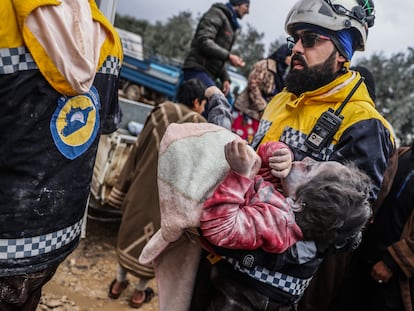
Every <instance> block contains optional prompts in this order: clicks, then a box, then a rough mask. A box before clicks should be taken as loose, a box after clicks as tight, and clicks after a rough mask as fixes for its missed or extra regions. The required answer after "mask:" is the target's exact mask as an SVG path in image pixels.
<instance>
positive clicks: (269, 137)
mask: <svg viewBox="0 0 414 311" xmlns="http://www.w3.org/2000/svg"><path fill="white" fill-rule="evenodd" d="M359 79H360V75H359V73H357V72H354V71H348V72H347V73H346V74H344V75H342V76H340V77H339V78H337V79H335V80H334V81H333V82H331V83H330V84H328V85H325V86H323V87H321V88H319V89H317V90H314V91H310V92H305V93H303V94H302V95H301V96H299V97H297V96H295V95H294V94H292V93H290V92H288V91H287V90H286V89H285V90H284V91H283V92H281V93H279V94H277V95H276V96H275V97H274V98H273V99H272V101H271V102H270V103H269V104H268V106H267V107H266V109H265V111H264V114H263V117H262V119H261V121H260V126H259V129H258V131H257V133H256V136H255V138H254V140H253V143H252V145H253V147H255V148H257V146H258V145H259V144H261V143H265V142H267V141H282V142H284V143H286V144H287V145H288V146H289V147H290V148H291V149H292V151H293V152H294V155H295V160H302V159H303V158H304V157H307V156H309V157H312V158H314V159H316V160H319V161H327V160H331V161H338V162H341V163H344V162H347V161H352V162H354V163H355V164H356V165H357V166H358V167H359V168H361V169H362V170H364V171H365V172H366V173H367V174H368V175H369V176H370V177H371V179H372V182H373V189H372V190H373V193H372V199H374V198H375V197H376V195H377V194H378V191H379V188H380V186H381V182H382V178H383V174H384V171H385V168H386V166H387V163H388V158H389V156H390V154H391V152H392V151H393V149H394V136H393V131H392V128H391V126H390V125H389V123H388V122H387V121H386V120H385V119H384V118H383V117H382V116H381V115H380V114H379V112H378V111H377V110H376V109H375V104H374V102H373V101H372V99H371V98H370V96H369V94H368V91H367V88H366V86H365V84H364V83H362V84H361V85H360V86H359V87H358V89H357V90H356V92H355V93H354V94H353V95H352V97H351V98H350V100H349V102H348V103H347V104H346V105H345V107H344V108H343V110H342V113H341V114H342V115H343V117H344V118H343V121H342V124H341V125H340V127H339V129H338V131H337V132H336V134H335V135H334V136H333V139H332V141H331V142H330V144H328V145H327V147H325V148H323V149H322V150H321V151H320V152H317V153H314V152H312V151H311V150H310V149H309V148H308V147H307V146H306V145H305V140H306V137H307V135H308V134H309V133H310V132H311V131H312V129H313V127H314V126H315V124H316V121H317V120H318V118H319V117H320V116H321V115H322V114H323V113H324V112H325V111H327V110H328V109H329V108H332V109H333V110H336V109H338V108H339V106H341V104H342V102H343V100H344V99H345V97H347V95H348V94H349V93H350V92H351V90H352V89H353V88H354V86H355V85H356V84H357V83H358V81H359Z"/></svg>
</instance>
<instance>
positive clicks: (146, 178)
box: [106, 79, 226, 308]
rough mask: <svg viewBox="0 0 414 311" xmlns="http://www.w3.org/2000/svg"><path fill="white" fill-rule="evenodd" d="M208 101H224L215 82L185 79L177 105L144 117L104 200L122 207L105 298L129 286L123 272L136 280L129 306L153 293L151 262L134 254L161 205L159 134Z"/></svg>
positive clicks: (197, 115) (195, 117) (197, 118)
mask: <svg viewBox="0 0 414 311" xmlns="http://www.w3.org/2000/svg"><path fill="white" fill-rule="evenodd" d="M207 100H209V101H210V108H212V107H217V106H218V107H220V106H221V101H226V99H225V97H224V95H223V93H222V92H221V91H220V90H219V89H218V88H217V87H215V86H213V87H209V88H207V89H206V87H205V85H204V84H203V83H202V82H201V81H200V80H198V79H190V80H187V81H185V82H184V83H183V84H182V85H181V86H180V88H179V90H178V93H177V103H172V102H168V101H167V102H164V103H162V104H160V105H158V106H156V107H155V108H154V109H153V110H152V111H151V113H150V115H149V116H148V117H147V120H146V122H145V125H144V128H143V131H142V132H141V133H140V135H139V136H138V139H137V141H136V144H135V145H134V147H133V149H132V150H131V152H130V154H129V156H128V158H127V160H126V162H125V165H124V167H123V169H122V171H121V174H120V176H119V178H118V179H117V181H116V184H115V186H114V188H113V189H112V190H111V192H110V194H109V197H108V199H107V202H106V203H107V204H108V205H109V206H111V207H113V208H118V209H121V210H122V221H121V224H120V227H119V231H118V241H117V252H118V263H119V267H118V272H117V275H116V278H115V279H114V280H113V281H112V282H111V284H110V286H109V290H108V296H109V297H110V298H111V299H117V298H119V296H120V295H121V293H122V292H123V291H124V289H125V288H126V287H127V286H128V284H129V281H128V280H127V273H130V274H131V275H133V276H135V277H137V278H138V279H139V280H138V282H137V284H136V286H135V289H134V292H133V295H132V296H131V297H130V299H129V306H131V307H133V308H138V307H140V306H141V305H142V304H143V303H144V302H148V301H150V300H151V298H152V297H153V295H154V291H153V290H152V289H151V288H149V287H147V284H148V282H149V280H150V279H151V278H153V277H154V271H153V268H152V266H148V265H141V264H139V262H138V259H137V258H138V256H139V254H140V253H141V251H142V249H143V248H144V246H145V244H146V242H147V241H148V240H149V239H150V238H151V236H152V235H153V234H154V233H155V232H156V231H157V230H158V229H159V227H160V208H159V198H158V187H157V165H158V150H159V144H160V141H161V138H162V136H163V135H164V132H165V130H166V129H167V127H168V125H169V124H171V123H184V122H192V123H200V122H206V119H204V117H202V116H201V113H202V112H203V111H204V108H205V105H206V102H207Z"/></svg>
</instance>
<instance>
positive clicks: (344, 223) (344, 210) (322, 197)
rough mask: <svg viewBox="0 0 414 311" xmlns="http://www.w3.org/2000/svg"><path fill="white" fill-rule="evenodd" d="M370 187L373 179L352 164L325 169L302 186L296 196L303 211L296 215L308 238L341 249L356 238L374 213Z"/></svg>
mask: <svg viewBox="0 0 414 311" xmlns="http://www.w3.org/2000/svg"><path fill="white" fill-rule="evenodd" d="M370 188H371V180H370V178H369V177H368V176H367V175H366V174H365V173H363V172H362V171H361V170H359V169H358V168H357V167H356V166H355V165H353V164H351V163H347V164H345V165H344V166H343V168H341V169H340V170H329V171H328V170H327V171H323V172H321V173H320V174H318V175H317V176H315V177H313V178H312V179H311V180H309V182H307V183H306V184H304V185H302V186H300V187H299V188H298V190H297V192H296V198H297V202H298V203H300V204H301V205H302V206H303V210H302V211H300V212H298V213H296V215H295V217H296V223H297V224H298V225H299V227H300V228H301V229H302V232H303V235H304V239H305V240H313V241H315V242H319V243H322V244H324V245H328V244H334V245H335V246H336V247H337V248H340V247H341V246H343V245H346V244H347V243H348V241H349V240H351V239H354V238H355V237H356V236H357V235H359V234H360V232H361V231H362V229H363V228H364V226H365V224H366V223H367V221H368V220H369V218H370V217H371V214H372V212H371V208H370V205H369V202H368V197H369V191H370Z"/></svg>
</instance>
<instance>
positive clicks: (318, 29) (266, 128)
mask: <svg viewBox="0 0 414 311" xmlns="http://www.w3.org/2000/svg"><path fill="white" fill-rule="evenodd" d="M374 12H375V10H374V3H373V2H372V1H371V0H363V1H359V0H352V1H348V0H347V1H345V0H338V1H335V2H333V1H328V0H299V1H297V2H296V3H295V4H294V6H293V7H292V9H291V10H290V12H289V13H288V15H287V18H286V22H285V29H286V31H287V33H288V34H289V35H290V37H289V38H288V43H290V44H291V48H292V60H291V68H290V71H289V73H288V74H287V76H286V78H285V83H286V88H285V89H284V90H283V91H282V92H280V93H279V94H277V95H276V96H275V97H274V98H273V99H272V100H271V101H270V102H269V104H268V105H267V107H266V109H265V111H264V113H263V116H262V118H261V120H260V125H259V128H258V130H257V132H256V135H255V137H254V139H253V143H252V146H253V147H254V148H257V147H258V146H259V145H260V144H263V143H266V142H268V141H282V142H284V143H285V144H287V145H288V146H289V147H290V148H291V150H292V151H293V153H294V158H295V160H296V161H299V160H302V159H303V158H305V157H311V158H313V159H315V160H317V161H328V160H329V161H338V162H340V163H346V162H348V161H351V162H353V163H354V164H355V165H356V166H357V167H358V168H359V169H361V170H362V171H364V172H365V173H366V174H367V175H368V176H369V177H370V178H371V180H372V189H371V195H370V202H371V203H373V202H374V201H375V200H376V198H377V195H378V193H379V191H380V188H381V185H382V181H383V177H384V172H385V170H386V167H387V165H388V161H389V158H390V156H391V155H392V153H393V151H394V148H395V143H394V136H393V131H392V128H391V126H390V125H389V123H388V122H387V121H386V120H385V119H384V118H383V117H382V116H381V115H380V113H379V112H378V111H377V110H376V108H375V103H374V102H373V100H372V98H371V97H370V95H369V92H368V90H367V87H366V85H365V84H364V83H362V82H363V80H362V79H361V75H360V74H359V73H358V72H356V71H353V70H350V69H349V67H350V62H351V59H352V57H353V54H354V52H355V51H363V50H364V49H365V46H366V42H367V37H368V29H369V28H370V27H372V26H373V25H374V20H375V15H374ZM330 125H331V126H330ZM330 251H331V252H333V253H336V252H338V251H341V245H339V244H338V245H334V247H333V248H332V249H331V250H330ZM348 260H349V256H348V253H345V254H340V255H339V254H338V255H334V256H331V257H329V258H327V259H326V260H325V261H324V262H323V263H322V265H321V266H320V267H319V270H318V271H317V273H316V275H315V276H314V278H313V280H312V283H311V284H310V286H309V288H308V289H307V290H306V291H305V294H304V296H303V297H302V299H301V301H300V302H299V307H298V309H299V310H300V311H304V310H323V311H325V310H334V309H332V305H333V302H334V299H335V297H336V295H337V293H338V290H339V288H340V286H341V283H342V278H343V274H344V271H345V267H346V266H347V264H348Z"/></svg>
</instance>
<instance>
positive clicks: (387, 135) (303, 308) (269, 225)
mask: <svg viewBox="0 0 414 311" xmlns="http://www.w3.org/2000/svg"><path fill="white" fill-rule="evenodd" d="M29 2H30V4H31V5H30V10H29V9H28V6H27V5H23V4H21V3H20V2H19V1H12V0H5V1H3V2H2V3H1V4H0V8H1V10H0V15H1V16H3V17H4V23H7V29H9V32H8V35H4V36H2V37H1V38H0V41H1V42H2V43H3V44H2V47H1V48H0V51H1V55H2V56H1V58H2V60H3V62H2V63H1V65H0V79H1V83H0V89H1V90H2V94H3V98H4V105H2V106H1V107H0V110H1V111H3V113H2V116H3V117H2V119H1V121H0V128H1V129H2V131H1V134H0V135H1V138H3V139H2V141H3V143H4V145H5V146H4V147H3V148H2V151H1V152H0V183H1V186H2V191H1V192H0V208H1V211H2V218H1V220H0V222H1V224H2V228H3V229H2V230H1V233H0V246H1V247H0V267H1V268H0V309H1V310H5V311H8V310H10V311H12V310H22V311H34V310H36V308H37V305H38V303H39V300H40V297H41V293H42V287H43V286H44V285H45V284H46V283H47V282H48V281H49V280H50V279H51V278H52V277H53V275H54V273H55V272H56V269H57V268H58V267H59V265H60V264H61V263H62V262H63V261H64V260H65V258H66V257H67V256H68V255H69V254H71V253H72V252H73V250H74V249H75V248H76V247H77V245H78V243H79V241H80V238H81V229H82V226H83V221H84V215H85V209H86V206H87V201H88V196H89V193H90V182H91V179H92V172H93V163H94V160H95V157H96V152H97V147H98V141H99V137H100V135H105V134H110V133H113V132H114V131H116V129H117V128H118V126H119V124H120V119H121V117H122V112H121V110H120V108H119V105H118V93H117V92H118V83H119V81H118V80H119V70H120V68H121V66H122V60H123V55H122V44H121V42H120V39H119V36H118V34H117V32H116V30H115V28H114V27H113V26H112V25H111V23H110V22H109V21H108V20H107V19H106V18H105V17H104V15H103V14H102V13H101V12H100V11H99V9H98V7H97V6H96V4H95V3H94V2H93V1H89V2H85V1H80V0H73V1H70V2H67V1H66V2H62V3H60V4H59V5H53V6H51V5H49V6H44V5H42V4H40V3H35V1H29ZM32 2H33V3H32ZM249 10H250V1H249V0H229V2H227V3H215V4H213V5H212V6H211V8H210V9H209V10H208V11H207V12H206V13H205V14H204V15H202V16H201V18H200V20H199V23H198V25H197V28H196V30H195V33H194V37H193V39H192V42H191V49H190V52H189V54H188V56H187V58H186V59H185V61H184V64H183V76H184V81H183V83H182V84H181V85H180V87H179V90H178V93H177V97H176V98H177V100H176V102H170V101H166V102H164V103H161V104H159V105H157V106H156V107H155V108H154V109H153V110H152V111H151V113H150V115H149V116H148V118H147V120H146V122H145V124H144V127H143V130H142V132H141V133H140V134H139V136H138V138H137V141H136V143H135V145H134V146H133V149H132V151H131V152H130V154H129V156H128V159H127V161H126V163H125V165H124V167H123V169H122V171H121V174H120V176H119V177H118V179H117V181H116V184H115V186H114V187H113V188H112V190H111V193H110V195H109V197H108V199H107V202H106V204H108V205H110V206H112V207H113V208H116V209H119V210H120V211H121V212H122V221H121V223H120V227H119V232H117V260H118V270H117V274H116V275H115V276H114V279H113V280H112V282H111V283H110V284H108V297H109V298H111V299H118V298H119V297H120V296H121V295H122V293H123V292H124V290H125V288H126V287H127V286H128V285H129V280H128V274H130V275H133V276H134V277H136V278H137V279H138V281H137V284H135V287H134V291H133V294H132V296H131V297H130V298H129V306H130V307H131V308H140V307H141V306H142V305H143V304H144V303H147V302H149V301H150V300H151V299H152V297H153V296H154V295H155V292H156V291H157V289H153V288H150V287H148V281H149V280H150V279H152V278H154V277H156V278H157V279H158V285H159V288H166V286H167V287H169V288H168V289H167V290H166V291H165V292H164V293H163V294H162V295H161V294H160V295H159V300H160V311H170V309H169V308H171V306H174V308H175V309H174V311H181V310H182V311H188V310H190V311H203V310H209V311H232V310H234V311H236V310H247V311H249V310H251V311H255V310H279V311H297V310H299V311H315V310H317V311H338V310H373V311H374V310H376V311H377V310H384V311H386V310H395V311H398V310H402V311H403V310H405V311H409V310H413V300H412V298H413V297H414V296H413V295H414V286H413V284H412V282H411V278H412V275H413V274H414V264H413V262H414V260H412V258H413V256H414V255H413V249H414V242H413V238H412V237H413V234H412V231H413V219H414V218H413V217H414V214H413V207H414V206H413V203H414V192H413V191H414V190H413V189H414V188H413V185H414V184H413V179H414V178H413V177H414V156H413V150H412V146H411V147H401V148H397V147H398V146H397V144H396V137H394V133H393V130H392V125H391V124H390V123H389V122H388V121H387V120H386V119H385V118H384V117H383V116H382V115H381V114H380V113H379V112H378V111H377V109H376V107H375V100H376V93H375V77H374V76H373V75H372V74H371V73H370V71H369V69H368V68H365V67H363V66H356V67H351V60H352V58H353V55H354V52H355V51H364V50H365V47H366V44H367V40H368V32H369V28H371V27H373V26H374V21H375V9H374V3H373V1H372V0H337V1H330V0H297V1H296V3H295V4H294V5H293V6H292V8H291V10H290V11H289V13H288V15H287V17H286V21H285V30H286V32H287V34H288V35H289V37H288V39H287V43H286V44H284V45H282V46H280V47H279V48H278V49H277V50H276V51H274V52H273V53H272V54H270V56H268V57H267V58H265V59H260V60H257V63H256V64H254V66H252V68H251V72H250V74H249V76H248V85H247V88H246V89H245V90H243V92H241V94H239V95H238V96H237V98H235V101H234V105H233V106H232V105H230V104H229V102H228V100H227V98H226V96H227V95H228V94H229V92H230V85H231V81H230V78H229V75H228V72H227V69H226V68H227V64H231V65H233V66H235V67H243V66H245V62H244V61H243V59H242V57H241V56H239V55H236V54H234V53H233V52H232V48H233V44H234V42H235V39H236V37H237V34H238V32H239V28H240V24H239V20H240V19H242V18H243V16H245V15H246V14H248V13H249ZM62 16H65V21H66V22H65V23H63V24H62V23H61V22H60V21H61V18H62ZM55 29H59V31H55ZM68 38H70V40H68ZM57 43H58V44H57ZM62 47H63V48H62ZM14 55H18V56H19V57H13V56H14ZM68 55H69V56H70V57H69V60H68ZM217 81H220V84H219V85H220V88H219V87H217V86H216V84H217ZM177 146H180V148H179V149H177ZM161 159H162V161H161ZM167 173H168V174H167ZM166 174H167V175H166ZM75 176H76V177H75ZM183 176H185V177H184V178H183ZM190 177H191V178H190ZM183 179H184V180H183ZM177 189H178V190H177ZM172 190H173V191H172ZM183 211H184V212H183ZM186 211H187V212H186ZM188 211H190V212H188ZM172 226H176V228H175V231H174V230H172V229H171V228H172ZM177 230H178V231H177ZM177 232H180V233H181V232H185V234H182V235H181V234H179V235H178V236H179V239H180V241H187V242H191V245H192V246H191V249H192V250H194V247H195V248H196V250H197V251H196V252H193V253H192V254H193V256H192V257H191V258H186V260H188V262H191V264H189V265H188V266H184V267H183V265H182V264H181V266H180V267H179V268H178V266H177V271H184V270H186V273H187V274H186V278H185V282H174V281H177V280H168V277H169V276H170V277H171V274H170V275H168V274H167V275H165V274H163V273H165V271H166V270H165V269H164V270H162V269H161V268H165V263H166V262H168V263H172V264H173V263H174V260H175V262H177V260H178V263H177V264H178V265H180V262H179V261H180V258H176V257H177V252H174V251H173V250H172V249H173V246H174V243H175V242H176V241H178V237H177ZM194 242H195V243H194ZM170 244H171V245H170ZM168 245H170V246H169V248H168V251H167V252H165V250H166V249H167V248H166V247H167V246H168ZM183 245H186V244H182V243H181V244H179V247H180V251H181V250H182V248H183V247H184V246H183ZM154 249H156V250H157V251H156V253H154ZM161 253H162V254H163V255H162V260H160V257H159V256H161V255H160V254H161ZM178 253H180V252H178ZM183 254H184V252H183ZM194 254H197V256H195V255H194ZM173 255H174V256H173ZM183 256H184V255H183ZM148 258H149V259H148ZM168 269H174V268H173V267H172V266H171V267H167V270H168ZM172 284H175V285H174V286H173V285H172ZM166 293H167V294H169V296H168V295H166ZM184 296H185V297H184ZM166 297H168V301H166V300H165V299H166ZM350 297H352V299H350Z"/></svg>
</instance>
